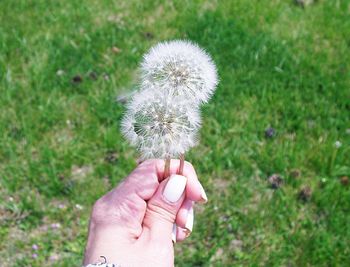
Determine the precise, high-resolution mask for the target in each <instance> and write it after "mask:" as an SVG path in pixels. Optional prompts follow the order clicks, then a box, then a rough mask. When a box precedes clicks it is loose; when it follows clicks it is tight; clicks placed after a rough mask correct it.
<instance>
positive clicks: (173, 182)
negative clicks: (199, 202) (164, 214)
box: [163, 174, 187, 203]
mask: <svg viewBox="0 0 350 267" xmlns="http://www.w3.org/2000/svg"><path fill="white" fill-rule="evenodd" d="M186 182H187V178H186V177H184V176H182V175H177V174H173V175H171V176H170V178H169V181H168V183H167V184H166V186H165V189H164V192H163V196H164V197H165V198H166V200H168V201H169V202H172V203H174V202H177V201H178V200H179V199H180V198H181V196H182V193H183V192H184V191H185V187H186Z"/></svg>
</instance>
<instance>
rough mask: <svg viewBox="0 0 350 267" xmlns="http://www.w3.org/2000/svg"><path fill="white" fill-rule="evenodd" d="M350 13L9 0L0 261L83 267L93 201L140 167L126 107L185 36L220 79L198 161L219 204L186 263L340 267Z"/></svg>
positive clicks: (342, 7) (0, 143) (204, 221)
mask: <svg viewBox="0 0 350 267" xmlns="http://www.w3.org/2000/svg"><path fill="white" fill-rule="evenodd" d="M311 2H312V1H311ZM349 10H350V2H349V1H346V0H334V1H325V0H318V1H313V3H312V4H310V5H306V6H305V7H302V6H300V5H297V4H295V3H294V1H292V0H290V1H289V0H285V1H282V0H272V1H256V0H254V1H244V0H237V1H207V2H205V1H142V2H141V1H124V0H123V1H107V0H103V1H101V0H100V1H97V0H88V1H83V2H82V1H68V0H62V1H46V0H36V1H29V0H27V1H26V0H17V1H9V0H8V1H1V2H0V178H1V180H0V195H1V197H0V219H1V221H0V258H1V259H2V262H1V265H2V266H73V265H76V266H79V265H80V264H81V260H82V257H83V250H84V246H85V241H86V234H87V223H88V218H89V212H90V208H91V206H92V204H93V203H94V201H95V200H96V199H97V198H98V197H100V196H101V195H103V194H104V193H105V192H106V191H108V190H109V189H111V188H112V187H113V186H115V185H117V184H118V182H119V181H120V180H121V179H122V178H123V177H125V176H126V175H127V174H128V173H129V172H130V171H131V170H132V169H133V168H134V167H135V166H136V162H135V159H136V158H137V154H136V152H135V151H134V150H133V149H132V148H130V147H129V146H128V144H127V143H126V142H125V140H124V139H123V138H122V136H121V134H120V132H119V126H120V118H121V116H122V112H123V110H124V108H123V105H122V104H120V103H118V102H116V101H115V100H116V97H117V96H118V95H119V94H121V93H123V92H125V91H128V90H130V89H131V88H133V86H134V85H135V82H136V81H135V73H136V69H137V66H138V63H139V62H140V59H141V58H142V55H143V53H144V52H146V51H147V50H148V49H149V48H150V47H151V46H152V45H153V44H155V43H157V42H159V41H162V40H168V39H175V38H186V39H190V40H193V41H195V42H198V43H199V44H200V45H201V46H202V47H204V48H205V49H206V50H207V51H208V52H209V53H210V54H211V55H212V56H213V58H214V60H215V62H216V64H217V66H218V69H219V75H220V80H221V81H220V85H219V87H218V90H217V93H216V94H215V96H214V98H213V99H212V101H211V102H210V104H209V105H207V106H205V107H204V108H203V117H204V123H203V129H202V131H201V143H200V145H199V146H198V147H196V148H194V149H193V150H192V151H191V153H190V154H189V155H188V159H189V160H190V161H191V162H192V163H193V164H194V165H195V167H196V169H197V172H198V175H199V177H200V179H201V181H202V183H203V184H204V186H205V188H206V189H207V191H208V197H209V203H208V204H207V205H206V206H198V207H197V209H196V221H195V226H194V232H193V234H192V236H191V238H190V239H188V240H187V241H186V242H184V243H183V244H181V245H176V252H177V257H176V264H177V266H346V265H347V264H348V263H349V254H350V247H349V240H350V226H349V220H350V202H349V199H350V186H349V185H346V181H347V180H346V179H347V178H346V177H345V178H344V176H349V175H350V160H349V159H350V155H349V154H350V153H349V151H350V147H349V141H350V132H349V131H350V130H349V128H350V124H349V122H350V120H349V117H350V116H349V115H350V90H349V87H350V76H349V71H350V64H349V62H350V53H349V46H350V37H349V28H350V20H349V15H350V14H349V12H350V11H349ZM113 47H114V48H113ZM116 48H119V49H120V51H118V49H116ZM74 77H75V78H74ZM73 80H74V81H75V82H74V81H73ZM269 127H272V128H274V129H275V131H276V134H275V135H274V136H273V137H271V138H267V137H266V136H265V130H266V129H267V128H269ZM336 141H339V142H340V143H341V144H342V145H341V146H340V147H338V148H337V147H336V146H335V142H336ZM272 174H279V175H280V176H281V177H282V178H283V184H282V186H281V187H280V188H278V189H271V186H270V184H269V180H268V177H270V176H271V175H272ZM309 190H311V193H310V194H309V193H308V192H309ZM301 191H302V192H304V193H300V192H301ZM303 199H304V200H303ZM33 244H36V245H38V247H39V249H38V250H37V251H35V250H34V249H33V248H32V245H33ZM33 253H36V254H37V257H36V258H34V257H33V255H32V254H33Z"/></svg>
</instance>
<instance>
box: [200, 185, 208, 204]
mask: <svg viewBox="0 0 350 267" xmlns="http://www.w3.org/2000/svg"><path fill="white" fill-rule="evenodd" d="M201 186H202V185H201ZM201 190H202V192H201V200H200V201H199V202H201V203H207V202H208V197H207V194H206V193H205V191H204V188H203V186H202V188H201Z"/></svg>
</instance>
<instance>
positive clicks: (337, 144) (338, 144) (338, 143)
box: [334, 141, 342, 148]
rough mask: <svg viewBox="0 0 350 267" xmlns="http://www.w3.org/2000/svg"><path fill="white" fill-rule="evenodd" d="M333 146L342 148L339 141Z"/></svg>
mask: <svg viewBox="0 0 350 267" xmlns="http://www.w3.org/2000/svg"><path fill="white" fill-rule="evenodd" d="M334 146H335V147H336V148H340V147H341V146H342V143H341V142H340V141H335V143H334Z"/></svg>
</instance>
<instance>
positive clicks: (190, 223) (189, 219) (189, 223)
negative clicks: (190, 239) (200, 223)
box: [185, 207, 194, 236]
mask: <svg viewBox="0 0 350 267" xmlns="http://www.w3.org/2000/svg"><path fill="white" fill-rule="evenodd" d="M193 215H194V214H193V207H191V209H190V210H189V211H188V213H187V220H186V225H185V228H186V230H188V232H186V236H189V235H190V234H191V232H192V229H193V219H194V216H193Z"/></svg>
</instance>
